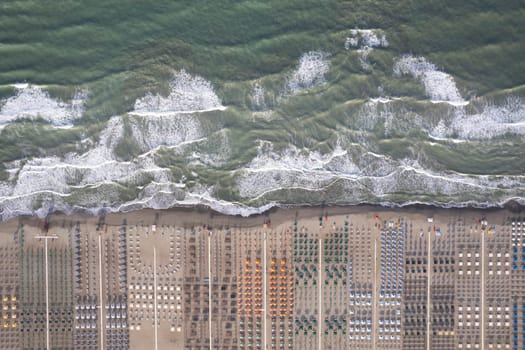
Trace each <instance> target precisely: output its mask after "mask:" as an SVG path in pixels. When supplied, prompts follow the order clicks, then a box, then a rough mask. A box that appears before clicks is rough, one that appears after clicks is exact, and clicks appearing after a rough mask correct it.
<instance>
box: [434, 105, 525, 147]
mask: <svg viewBox="0 0 525 350" xmlns="http://www.w3.org/2000/svg"><path fill="white" fill-rule="evenodd" d="M505 134H512V135H525V103H524V101H523V100H522V99H521V98H519V97H516V96H509V97H508V98H507V99H506V100H505V102H504V103H502V104H499V105H494V104H492V103H489V104H487V105H485V106H483V107H481V108H480V111H479V112H477V113H469V112H468V111H467V110H466V109H465V108H460V107H458V108H455V109H454V111H453V114H452V118H451V120H450V121H448V123H447V122H446V121H445V120H443V119H442V120H440V122H439V124H438V125H437V126H436V127H435V128H434V129H433V130H431V132H430V136H431V137H433V138H448V139H452V138H453V139H457V140H487V139H492V138H496V137H501V136H503V135H505Z"/></svg>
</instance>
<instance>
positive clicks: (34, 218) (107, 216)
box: [0, 201, 525, 228]
mask: <svg viewBox="0 0 525 350" xmlns="http://www.w3.org/2000/svg"><path fill="white" fill-rule="evenodd" d="M379 213H380V214H382V215H387V216H396V215H404V216H412V215H416V216H420V215H421V216H428V215H429V214H432V215H443V216H450V215H454V216H456V215H468V214H469V213H471V214H475V215H479V214H482V213H486V214H504V216H512V215H522V214H523V213H525V205H523V204H520V203H518V202H515V201H509V202H507V203H506V204H505V205H504V206H502V207H497V206H490V207H478V206H464V207H441V206H436V205H430V204H424V203H414V204H409V205H405V206H402V205H399V206H384V205H374V204H356V205H312V206H304V205H302V206H273V207H271V208H269V209H267V210H265V211H264V212H261V213H256V214H251V215H249V216H242V215H240V214H236V215H232V214H227V213H221V212H219V211H217V210H214V209H212V208H211V207H209V206H207V205H204V204H199V205H195V206H191V207H190V206H188V207H174V208H169V209H151V208H144V209H137V210H131V211H121V212H105V213H104V212H102V213H100V214H98V215H95V214H93V213H92V212H90V211H88V210H77V211H73V212H72V213H64V212H61V211H58V210H57V211H54V212H52V213H50V214H49V215H48V218H49V221H50V222H51V223H53V224H56V223H59V222H60V221H62V222H64V223H65V222H66V221H68V222H72V221H77V222H83V223H89V224H97V222H100V221H101V220H103V221H104V224H105V225H108V226H119V225H121V224H122V222H123V220H126V221H127V222H128V223H129V224H135V225H140V224H152V223H155V222H158V223H159V224H174V223H175V224H177V225H181V226H185V227H188V226H200V225H202V224H203V223H206V224H207V225H213V226H220V227H225V226H233V227H243V228H246V227H258V226H260V225H261V224H262V223H264V222H266V221H267V220H271V222H272V224H277V225H280V224H283V223H285V222H289V221H290V220H291V219H293V218H298V219H311V218H317V217H319V216H324V215H325V214H326V215H328V216H341V215H367V216H368V215H371V216H372V215H375V214H379ZM42 221H43V218H42V217H40V216H38V215H20V216H17V217H13V218H10V219H8V220H4V221H0V227H6V226H7V227H10V226H12V225H13V224H16V223H23V224H25V225H29V226H32V227H37V226H39V225H41V223H42Z"/></svg>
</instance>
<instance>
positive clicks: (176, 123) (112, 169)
mask: <svg viewBox="0 0 525 350" xmlns="http://www.w3.org/2000/svg"><path fill="white" fill-rule="evenodd" d="M128 121H129V123H130V124H131V130H132V135H131V137H133V138H134V139H135V140H136V142H137V143H138V144H139V146H140V147H141V148H142V149H143V150H144V151H145V153H144V155H143V156H139V157H137V158H135V159H134V160H133V161H129V162H125V161H120V160H118V159H117V158H116V156H115V154H114V149H115V147H116V145H117V144H118V142H119V140H120V139H121V138H122V137H123V136H124V122H123V120H122V118H121V117H114V118H112V119H111V120H110V121H109V122H108V126H107V128H106V129H105V130H104V131H103V132H102V133H101V135H100V140H99V142H98V143H97V144H96V145H95V147H94V148H93V149H91V150H89V151H88V152H86V153H84V154H82V155H78V154H75V153H70V154H67V155H66V156H64V157H63V158H58V157H46V158H35V159H31V160H28V161H27V162H25V163H22V162H20V161H17V162H12V163H10V164H8V173H9V174H10V182H12V183H13V184H9V185H8V184H5V183H4V184H1V186H0V207H1V206H4V207H5V208H6V210H7V212H9V213H18V212H19V211H20V210H23V206H24V205H27V204H28V202H31V201H32V200H34V199H35V198H39V196H44V197H46V198H47V197H49V196H50V197H52V198H54V200H55V199H56V200H57V201H58V202H60V198H67V197H68V196H70V195H75V193H76V192H77V191H79V190H82V189H89V188H96V187H97V186H106V187H108V186H109V187H108V188H111V189H112V190H111V191H109V192H108V190H107V188H106V187H105V188H104V189H103V190H102V189H101V190H98V191H88V192H87V194H86V191H83V192H82V193H83V194H82V196H81V197H78V196H77V197H78V198H77V197H75V198H76V199H75V200H76V201H77V202H78V203H77V204H78V205H80V206H81V205H94V204H96V203H103V202H108V201H109V202H114V201H115V200H118V193H119V191H118V186H119V185H118V184H125V185H126V186H129V187H132V188H133V187H135V186H138V185H140V184H141V183H142V182H143V181H145V180H146V181H148V182H150V183H171V182H172V176H171V172H170V170H169V169H167V168H160V167H158V166H157V165H156V164H155V163H154V161H153V157H154V155H155V154H154V151H153V149H155V150H158V147H159V146H160V145H167V146H172V147H176V146H179V145H183V144H187V143H190V142H193V141H196V140H199V137H201V136H202V132H201V130H200V124H199V123H198V120H197V119H196V118H195V117H193V116H190V117H188V116H171V117H169V118H168V117H130V118H129V119H128ZM148 190H150V188H148V187H146V189H144V192H145V193H149V192H148ZM150 192H151V191H150ZM94 193H98V196H99V197H100V198H95V197H93V196H94V195H95V194H94ZM150 194H151V193H150ZM179 195H180V194H179ZM31 198H32V199H31ZM65 205H66V204H65V203H63V206H65ZM28 208H31V205H29V206H28ZM6 215H7V214H6Z"/></svg>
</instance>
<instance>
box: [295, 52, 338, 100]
mask: <svg viewBox="0 0 525 350" xmlns="http://www.w3.org/2000/svg"><path fill="white" fill-rule="evenodd" d="M329 68H330V61H329V60H328V55H327V54H326V53H325V52H322V51H310V52H307V53H305V54H303V55H302V56H301V58H300V60H299V66H298V67H297V68H296V69H295V70H294V71H293V72H292V74H291V76H290V78H289V79H288V82H287V85H286V91H287V93H291V94H294V93H296V92H299V91H301V90H304V89H308V88H311V87H314V86H316V85H319V84H322V83H324V82H325V74H326V73H328V70H329Z"/></svg>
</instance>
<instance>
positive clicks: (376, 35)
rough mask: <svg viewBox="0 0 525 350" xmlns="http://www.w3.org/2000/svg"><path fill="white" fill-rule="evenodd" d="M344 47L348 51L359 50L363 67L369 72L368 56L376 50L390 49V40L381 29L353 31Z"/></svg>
mask: <svg viewBox="0 0 525 350" xmlns="http://www.w3.org/2000/svg"><path fill="white" fill-rule="evenodd" d="M344 47H345V49H346V50H349V49H350V48H357V52H358V54H359V63H360V64H361V67H362V68H363V69H365V70H369V69H370V68H371V66H370V62H369V60H368V55H369V54H370V52H371V51H372V50H373V49H374V48H377V47H388V40H387V39H386V36H385V34H384V33H383V31H382V30H380V29H352V30H351V31H350V36H348V37H347V38H346V39H345V44H344Z"/></svg>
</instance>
